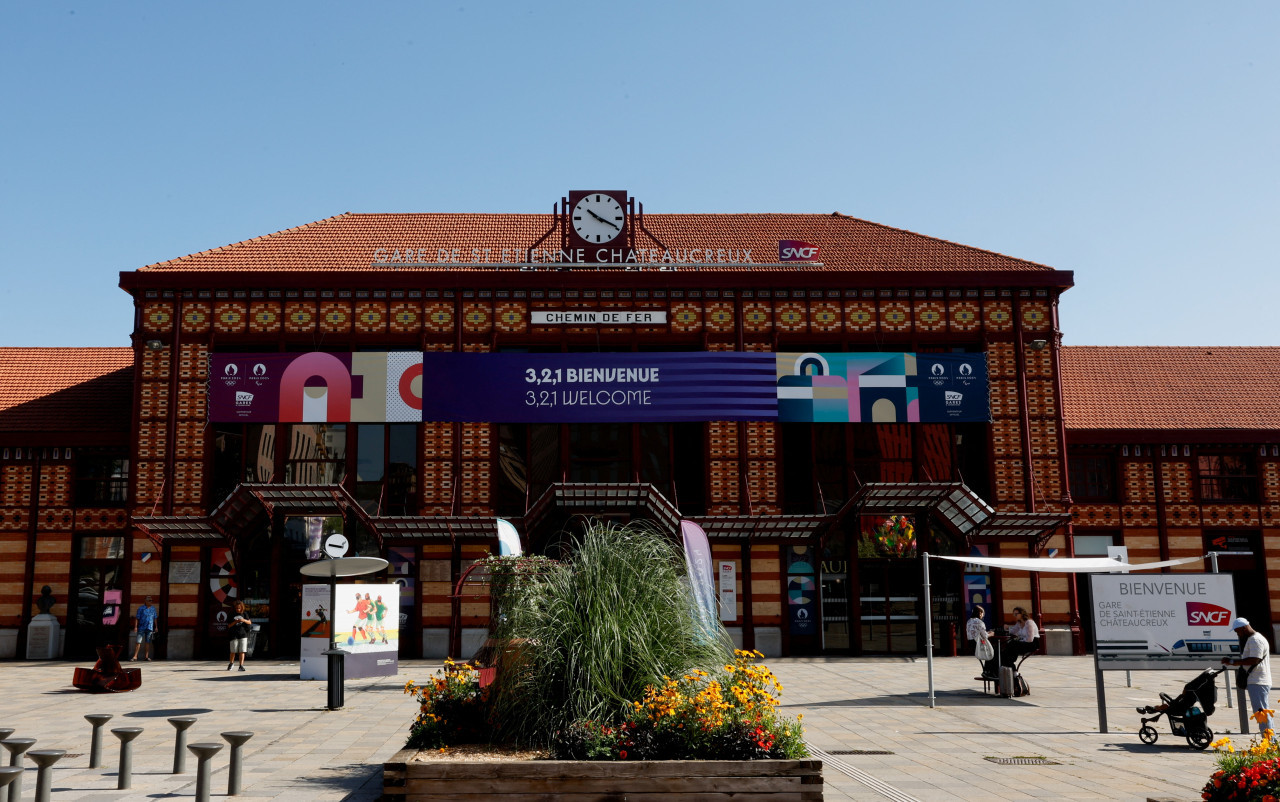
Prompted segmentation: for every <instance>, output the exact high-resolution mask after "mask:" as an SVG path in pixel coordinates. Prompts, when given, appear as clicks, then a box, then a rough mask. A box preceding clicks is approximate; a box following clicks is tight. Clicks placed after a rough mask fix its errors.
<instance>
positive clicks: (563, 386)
mask: <svg viewBox="0 0 1280 802" xmlns="http://www.w3.org/2000/svg"><path fill="white" fill-rule="evenodd" d="M632 314H634V313H632ZM210 370H211V375H210V379H209V414H210V418H211V419H212V420H214V421H217V422H232V421H242V422H256V423H347V422H362V423H396V422H404V423H409V422H417V421H475V422H502V423H589V422H594V423H600V422H617V423H647V422H660V421H716V420H723V421H779V422H797V423H818V422H823V423H857V422H876V423H940V422H987V421H989V420H990V419H991V413H990V407H989V401H988V397H989V391H988V386H987V363H986V355H985V354H982V353H972V354H963V353H943V354H914V353H902V352H883V353H882V352H873V353H818V352H804V353H799V352H785V353H761V352H744V351H677V352H668V353H628V352H624V353H609V352H605V353H569V354H565V353H550V354H529V353H459V352H439V351H427V352H422V351H393V352H364V351H361V352H352V353H330V352H324V351H313V352H310V353H304V354H281V353H278V352H277V353H265V354H236V353H228V354H214V355H212V357H211V364H210Z"/></svg>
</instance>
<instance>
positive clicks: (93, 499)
mask: <svg viewBox="0 0 1280 802" xmlns="http://www.w3.org/2000/svg"><path fill="white" fill-rule="evenodd" d="M75 471H76V473H75V476H76V483H75V502H76V506H77V507H120V506H123V505H124V503H125V501H126V500H127V499H128V496H129V460H128V459H126V458H125V457H121V456H119V455H115V454H95V453H93V452H92V451H87V450H85V449H81V450H80V453H79V454H78V455H77V456H76V467H75Z"/></svg>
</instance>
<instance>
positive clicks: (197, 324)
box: [182, 301, 213, 334]
mask: <svg viewBox="0 0 1280 802" xmlns="http://www.w3.org/2000/svg"><path fill="white" fill-rule="evenodd" d="M212 325H213V310H212V309H210V308H209V304H207V303H203V302H201V301H187V302H184V303H183V304H182V332H183V334H206V333H208V331H209V328H210V326H212Z"/></svg>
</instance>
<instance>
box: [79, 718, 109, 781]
mask: <svg viewBox="0 0 1280 802" xmlns="http://www.w3.org/2000/svg"><path fill="white" fill-rule="evenodd" d="M84 720H85V721H87V722H89V723H90V724H92V725H93V734H92V735H91V736H90V738H89V768H91V769H100V768H102V725H103V724H106V723H107V722H108V721H110V720H111V714H110V713H90V714H89V715H87V716H85V717H84Z"/></svg>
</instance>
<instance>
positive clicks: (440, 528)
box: [370, 515, 498, 541]
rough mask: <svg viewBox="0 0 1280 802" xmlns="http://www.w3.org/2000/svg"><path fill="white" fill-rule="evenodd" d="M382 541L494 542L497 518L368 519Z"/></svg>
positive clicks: (427, 517) (418, 517)
mask: <svg viewBox="0 0 1280 802" xmlns="http://www.w3.org/2000/svg"><path fill="white" fill-rule="evenodd" d="M370 520H371V521H372V522H373V527H374V529H376V530H377V532H378V534H379V535H381V536H382V539H383V540H387V539H389V538H406V539H409V540H443V541H450V540H452V539H454V538H463V537H466V538H491V539H492V538H497V536H498V519H497V518H476V517H472V516H463V515H404V516H381V517H374V518H371V519H370Z"/></svg>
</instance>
